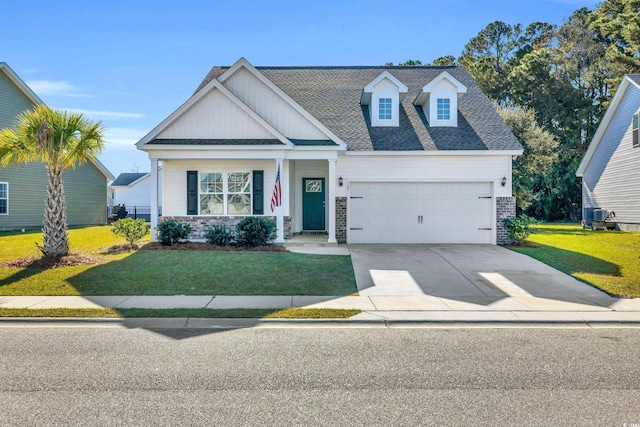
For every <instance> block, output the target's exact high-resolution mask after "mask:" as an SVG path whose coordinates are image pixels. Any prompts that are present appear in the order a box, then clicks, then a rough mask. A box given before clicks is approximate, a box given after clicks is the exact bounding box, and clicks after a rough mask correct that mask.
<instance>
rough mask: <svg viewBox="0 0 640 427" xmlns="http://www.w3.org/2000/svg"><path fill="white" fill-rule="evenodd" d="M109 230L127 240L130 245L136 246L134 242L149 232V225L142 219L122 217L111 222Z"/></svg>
mask: <svg viewBox="0 0 640 427" xmlns="http://www.w3.org/2000/svg"><path fill="white" fill-rule="evenodd" d="M111 232H112V233H113V234H115V235H116V236H119V237H124V239H125V240H126V241H127V242H129V244H130V245H131V246H134V247H135V246H137V245H136V242H137V241H138V240H140V239H142V238H143V237H144V236H146V235H147V233H148V232H149V226H148V225H147V224H146V223H145V221H144V219H142V218H139V219H133V218H123V219H119V220H118V221H116V222H115V223H114V224H113V228H111Z"/></svg>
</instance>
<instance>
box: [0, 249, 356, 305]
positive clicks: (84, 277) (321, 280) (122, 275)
mask: <svg viewBox="0 0 640 427" xmlns="http://www.w3.org/2000/svg"><path fill="white" fill-rule="evenodd" d="M112 258H113V257H112ZM354 291H356V286H355V278H354V275H353V268H352V266H351V260H350V258H349V257H348V256H329V255H305V254H297V253H288V252H224V251H219V252H218V251H138V252H134V253H130V254H124V256H122V257H121V258H120V259H111V260H110V261H109V262H105V263H103V264H99V265H92V266H79V267H61V268H53V269H46V270H38V269H32V268H29V269H22V270H21V269H15V268H14V269H10V268H3V269H0V295H348V294H351V293H353V292H354Z"/></svg>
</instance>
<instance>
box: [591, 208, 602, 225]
mask: <svg viewBox="0 0 640 427" xmlns="http://www.w3.org/2000/svg"><path fill="white" fill-rule="evenodd" d="M603 214H605V213H604V212H603V210H602V209H594V210H593V213H592V214H591V215H592V218H593V220H594V221H598V222H602V221H604V217H603Z"/></svg>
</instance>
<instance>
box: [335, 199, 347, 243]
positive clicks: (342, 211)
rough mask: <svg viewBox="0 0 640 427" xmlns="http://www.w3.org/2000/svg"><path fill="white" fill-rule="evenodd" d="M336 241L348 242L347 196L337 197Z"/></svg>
mask: <svg viewBox="0 0 640 427" xmlns="http://www.w3.org/2000/svg"><path fill="white" fill-rule="evenodd" d="M336 241H337V242H338V243H347V198H346V197H336Z"/></svg>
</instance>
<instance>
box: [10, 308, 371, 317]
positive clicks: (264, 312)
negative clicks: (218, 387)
mask: <svg viewBox="0 0 640 427" xmlns="http://www.w3.org/2000/svg"><path fill="white" fill-rule="evenodd" d="M358 313H360V310H339V309H331V308H285V309H281V310H274V309H244V308H242V309H225V310H223V309H208V308H193V309H183V308H174V309H146V308H127V309H115V308H47V309H30V308H0V317H78V318H139V317H191V318H265V319H347V318H349V317H352V316H355V315H356V314H358Z"/></svg>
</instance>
